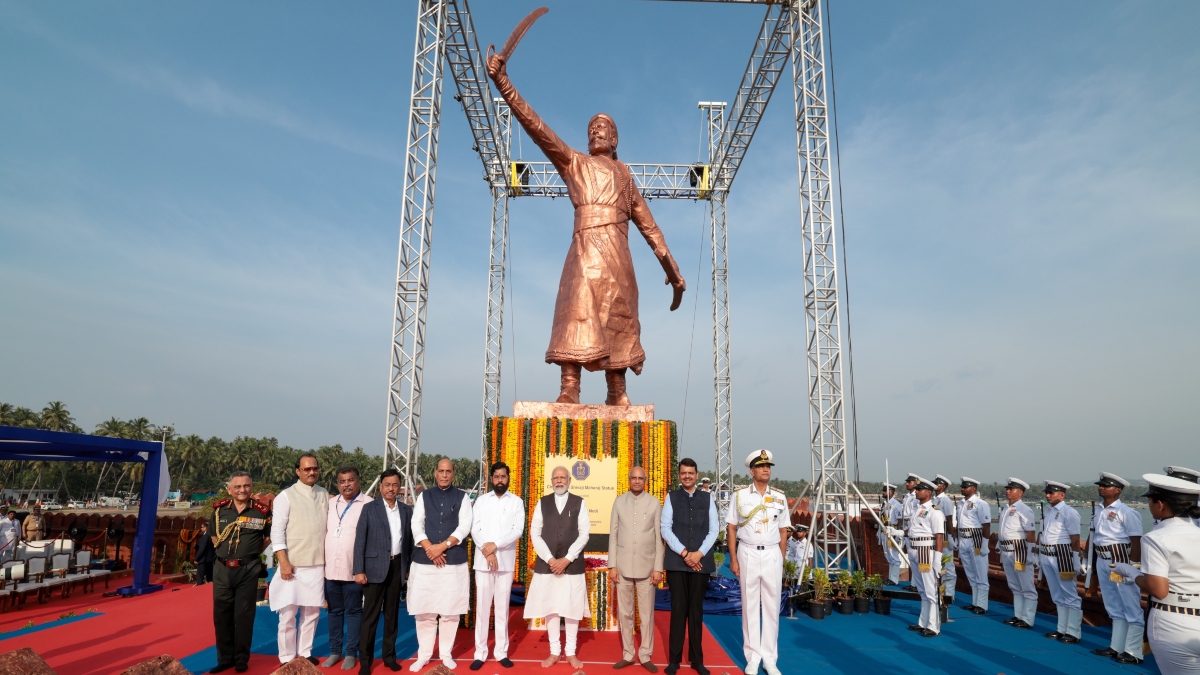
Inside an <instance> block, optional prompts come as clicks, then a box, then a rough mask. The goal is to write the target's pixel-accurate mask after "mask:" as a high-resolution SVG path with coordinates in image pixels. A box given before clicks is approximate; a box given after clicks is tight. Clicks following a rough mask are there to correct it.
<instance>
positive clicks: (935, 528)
mask: <svg viewBox="0 0 1200 675" xmlns="http://www.w3.org/2000/svg"><path fill="white" fill-rule="evenodd" d="M939 534H940V535H943V536H945V534H946V514H944V513H942V512H941V511H939V510H938V509H936V508H934V505H933V500H932V499H930V500H929V501H927V502H923V503H922V502H918V503H917V505H916V506H915V507H913V512H912V518H911V520H910V521H909V525H908V536H909V538H910V539H922V538H927V537H928V538H935V541H933V542H928V543H926V542H921V544H922V545H926V546H933V545H935V544H936V536H937V535H939Z"/></svg>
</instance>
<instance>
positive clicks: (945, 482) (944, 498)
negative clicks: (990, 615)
mask: <svg viewBox="0 0 1200 675" xmlns="http://www.w3.org/2000/svg"><path fill="white" fill-rule="evenodd" d="M948 487H950V479H949V478H946V477H945V476H943V475H942V474H940V473H939V474H938V475H937V476H935V477H934V479H933V488H934V492H933V498H932V501H933V505H934V506H936V507H937V509H938V511H941V512H942V515H944V516H946V546H945V547H944V548H943V549H942V558H943V560H942V579H941V584H940V585H941V586H944V587H945V589H946V590H945V596H946V604H947V605H953V604H954V589H955V587H957V586H958V570H956V569H955V568H954V559H953V558H952V557H950V556H953V555H954V549H955V545H954V542H955V540H956V539H957V538H958V537H957V536H956V535H955V528H956V527H957V525H958V521H957V520H956V519H955V518H954V516H955V513H954V500H953V499H951V498H950V495H948V494H946V488H948ZM947 558H948V559H947Z"/></svg>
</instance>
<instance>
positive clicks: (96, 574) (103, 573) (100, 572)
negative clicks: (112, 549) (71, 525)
mask: <svg viewBox="0 0 1200 675" xmlns="http://www.w3.org/2000/svg"><path fill="white" fill-rule="evenodd" d="M80 553H81V554H82V553H84V552H83V551H80ZM88 556H89V558H88V564H89V565H91V558H90V556H91V553H88ZM88 573H89V574H91V575H92V579H91V581H92V588H95V587H96V579H104V588H106V589H107V588H108V575H110V574H112V570H106V569H95V568H93V569H92V570H91V571H89V572H88Z"/></svg>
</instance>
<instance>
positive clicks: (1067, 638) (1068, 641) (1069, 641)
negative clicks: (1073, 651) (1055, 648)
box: [1058, 635, 1079, 645]
mask: <svg viewBox="0 0 1200 675" xmlns="http://www.w3.org/2000/svg"><path fill="white" fill-rule="evenodd" d="M1058 641H1059V642H1061V643H1063V644H1064V645H1073V644H1078V643H1079V638H1077V637H1075V636H1074V635H1063V636H1062V637H1060V638H1058Z"/></svg>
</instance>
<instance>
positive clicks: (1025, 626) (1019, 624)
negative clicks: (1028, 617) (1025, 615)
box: [1013, 619, 1033, 630]
mask: <svg viewBox="0 0 1200 675" xmlns="http://www.w3.org/2000/svg"><path fill="white" fill-rule="evenodd" d="M1013 626H1016V627H1017V628H1020V629H1021V630H1029V629H1030V628H1033V626H1030V625H1029V624H1027V623H1025V622H1024V621H1022V620H1021V619H1017V622H1016V623H1014V624H1013Z"/></svg>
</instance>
